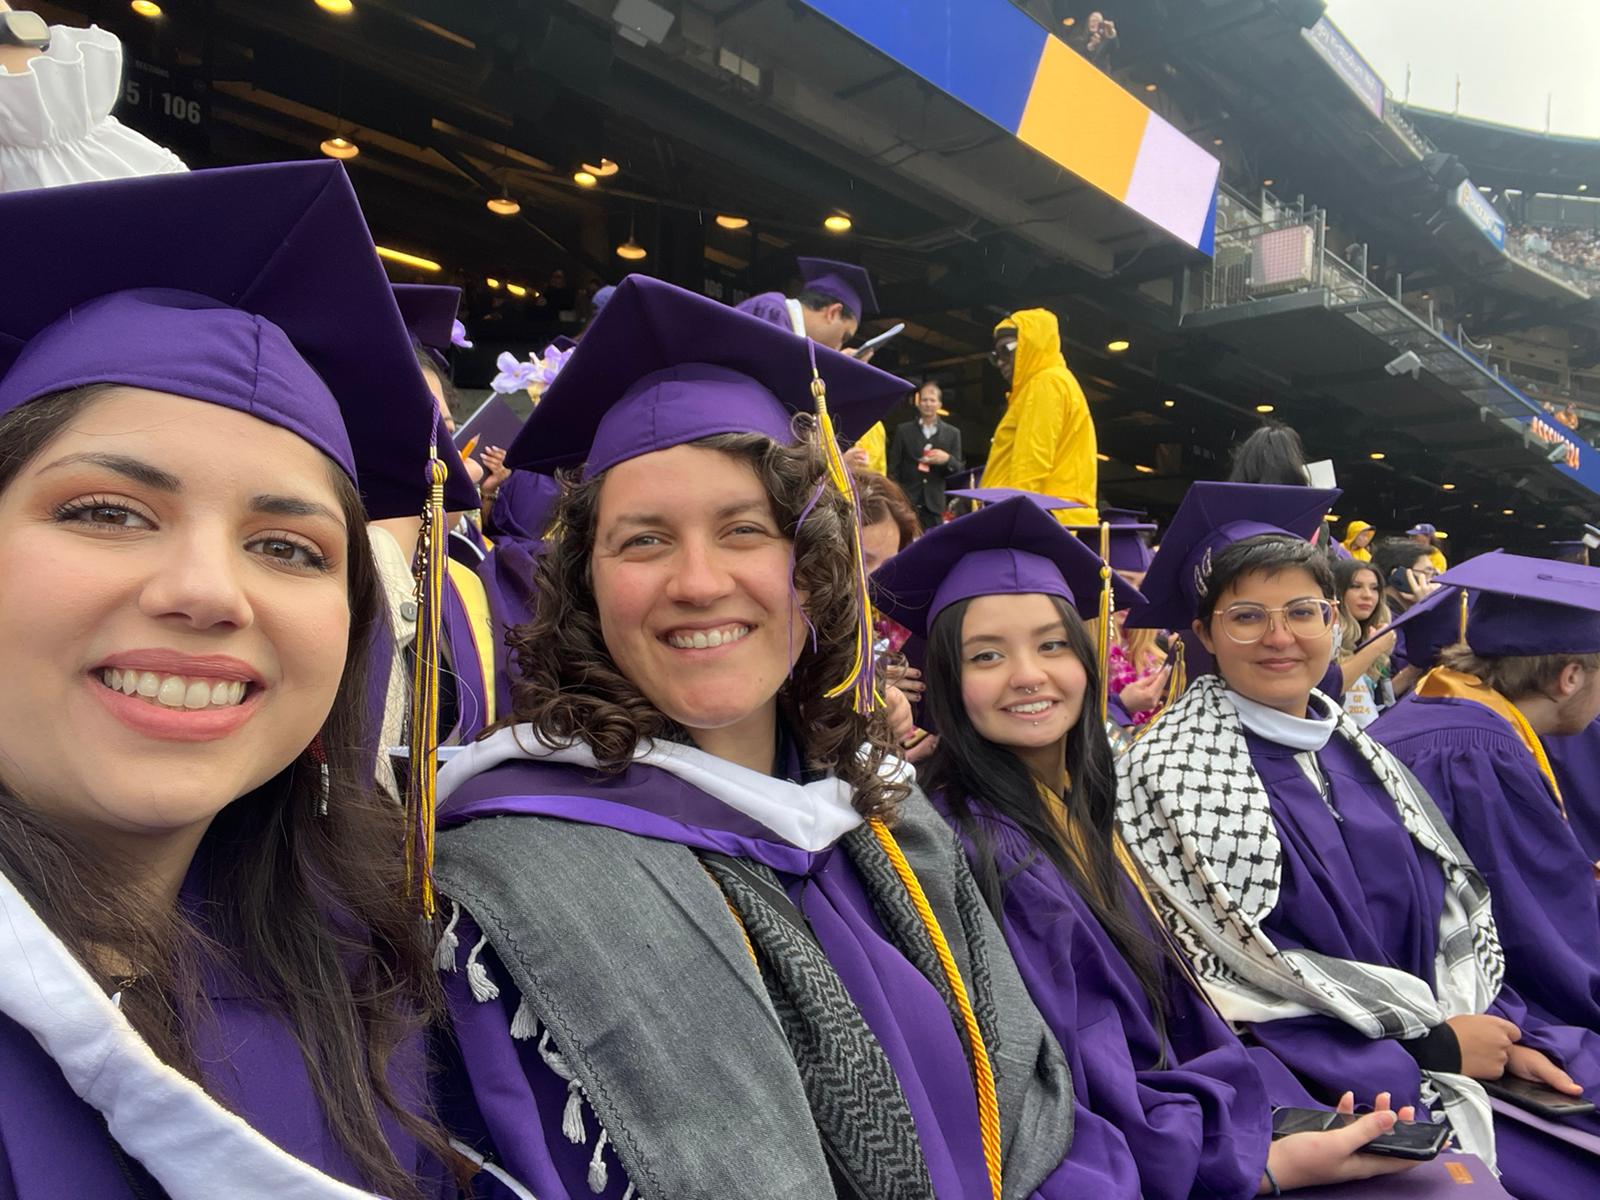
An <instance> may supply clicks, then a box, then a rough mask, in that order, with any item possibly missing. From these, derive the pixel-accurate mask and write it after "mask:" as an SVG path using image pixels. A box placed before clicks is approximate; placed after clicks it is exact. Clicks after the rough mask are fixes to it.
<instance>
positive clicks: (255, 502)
mask: <svg viewBox="0 0 1600 1200" xmlns="http://www.w3.org/2000/svg"><path fill="white" fill-rule="evenodd" d="M250 510H251V511H252V512H258V513H266V514H268V515H269V516H275V517H325V518H326V519H328V520H330V521H332V522H333V523H334V524H336V525H338V526H339V528H340V529H343V528H344V527H345V525H344V518H343V517H341V516H340V515H339V514H338V513H336V512H334V511H333V509H331V508H329V507H328V506H327V505H326V504H318V503H317V502H316V501H315V500H301V499H300V498H299V497H297V496H266V495H263V496H252V497H250Z"/></svg>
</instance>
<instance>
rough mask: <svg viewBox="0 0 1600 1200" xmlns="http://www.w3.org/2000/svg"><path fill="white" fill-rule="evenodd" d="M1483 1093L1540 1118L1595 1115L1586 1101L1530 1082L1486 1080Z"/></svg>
mask: <svg viewBox="0 0 1600 1200" xmlns="http://www.w3.org/2000/svg"><path fill="white" fill-rule="evenodd" d="M1483 1090H1484V1091H1486V1092H1488V1093H1489V1095H1491V1096H1496V1097H1498V1098H1500V1099H1501V1100H1504V1101H1506V1102H1507V1103H1508V1104H1515V1105H1516V1106H1517V1107H1518V1108H1525V1109H1527V1110H1528V1111H1529V1112H1531V1113H1534V1114H1536V1115H1537V1116H1541V1117H1581V1116H1583V1115H1584V1114H1585V1113H1592V1112H1593V1111H1594V1105H1593V1104H1592V1103H1590V1102H1589V1101H1588V1100H1584V1099H1582V1098H1581V1097H1572V1096H1568V1095H1566V1094H1565V1093H1563V1092H1558V1091H1556V1090H1555V1088H1549V1087H1545V1086H1544V1084H1542V1083H1534V1082H1533V1080H1531V1079H1515V1078H1507V1079H1485V1080H1484V1081H1483Z"/></svg>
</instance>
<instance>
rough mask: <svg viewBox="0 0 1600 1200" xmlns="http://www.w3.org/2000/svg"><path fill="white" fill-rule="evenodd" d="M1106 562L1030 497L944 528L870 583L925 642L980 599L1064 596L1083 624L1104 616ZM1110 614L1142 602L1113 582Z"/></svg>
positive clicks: (886, 609) (881, 604) (882, 606)
mask: <svg viewBox="0 0 1600 1200" xmlns="http://www.w3.org/2000/svg"><path fill="white" fill-rule="evenodd" d="M1104 565H1105V564H1104V563H1103V562H1102V560H1101V558H1100V556H1099V555H1098V554H1096V553H1095V552H1094V551H1093V550H1091V549H1089V547H1087V546H1085V545H1084V544H1083V543H1082V542H1080V541H1079V540H1078V539H1077V538H1075V537H1073V536H1072V535H1071V534H1070V533H1068V532H1067V531H1066V529H1065V528H1063V527H1062V525H1061V524H1060V523H1059V522H1058V521H1056V519H1055V518H1054V517H1052V516H1050V514H1049V513H1047V512H1045V511H1044V509H1042V508H1040V507H1039V506H1038V505H1037V504H1035V503H1033V501H1031V500H1029V499H1028V498H1026V497H1025V496H1014V497H1012V498H1011V499H1009V500H1002V501H1001V502H1000V503H998V504H991V505H989V506H988V507H986V508H983V509H980V510H979V511H977V512H975V513H973V514H972V515H971V516H966V517H962V518H961V519H960V520H958V521H950V522H948V523H946V524H944V525H939V526H937V527H935V528H934V529H931V530H929V531H928V532H927V533H925V534H923V535H922V537H920V538H918V539H917V540H916V541H914V542H912V543H911V545H909V546H907V547H906V548H905V549H904V550H902V551H900V553H899V554H896V555H895V556H894V557H893V558H891V559H889V560H888V561H887V562H885V563H884V564H883V565H882V566H881V567H879V568H878V569H877V570H876V571H875V572H873V575H872V584H873V588H874V591H875V593H876V596H877V603H878V608H879V610H880V611H881V612H882V613H883V614H884V615H885V616H888V617H891V618H893V619H894V620H896V621H898V622H900V624H902V625H904V626H905V627H906V628H907V629H909V630H911V632H912V633H915V634H917V635H918V636H920V637H927V636H928V629H929V628H930V627H931V626H932V624H933V622H934V620H935V619H936V618H937V617H938V615H939V614H940V613H941V612H943V611H944V610H945V609H946V608H948V607H950V605H952V604H955V603H956V602H957V601H960V600H970V599H972V598H973V597H974V596H1004V595H1028V594H1033V593H1040V594H1043V595H1046V596H1059V597H1061V598H1062V599H1063V600H1065V601H1067V603H1069V604H1071V605H1072V607H1073V608H1074V609H1076V610H1077V612H1078V613H1079V615H1080V616H1083V617H1085V618H1094V617H1097V616H1099V615H1100V597H1101V592H1102V590H1103V588H1104V581H1103V579H1102V576H1101V568H1102V567H1103V566H1104ZM1111 587H1112V607H1113V608H1116V609H1122V608H1128V607H1131V606H1132V605H1134V604H1138V603H1141V602H1142V601H1143V599H1144V598H1143V597H1142V596H1141V595H1140V594H1139V592H1138V590H1137V589H1135V588H1134V587H1133V586H1132V585H1131V584H1129V583H1126V582H1125V581H1124V580H1123V579H1122V578H1121V577H1120V576H1118V575H1116V574H1114V573H1113V574H1112V576H1111Z"/></svg>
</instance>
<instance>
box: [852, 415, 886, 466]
mask: <svg viewBox="0 0 1600 1200" xmlns="http://www.w3.org/2000/svg"><path fill="white" fill-rule="evenodd" d="M888 440H889V439H888V435H887V434H885V433H884V431H883V422H882V421H879V422H878V423H877V424H876V425H874V426H873V427H872V428H871V429H869V430H867V431H866V432H865V433H863V434H862V435H861V436H860V437H859V438H857V439H856V449H858V450H865V451H866V452H867V468H868V469H869V470H872V471H876V472H877V473H878V474H879V475H887V474H888V473H889V464H888V461H887V459H888Z"/></svg>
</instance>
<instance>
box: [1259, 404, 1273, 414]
mask: <svg viewBox="0 0 1600 1200" xmlns="http://www.w3.org/2000/svg"><path fill="white" fill-rule="evenodd" d="M1277 407H1278V406H1277V405H1276V404H1258V405H1256V411H1257V412H1258V413H1269V412H1273V411H1275V410H1276V409H1277Z"/></svg>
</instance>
